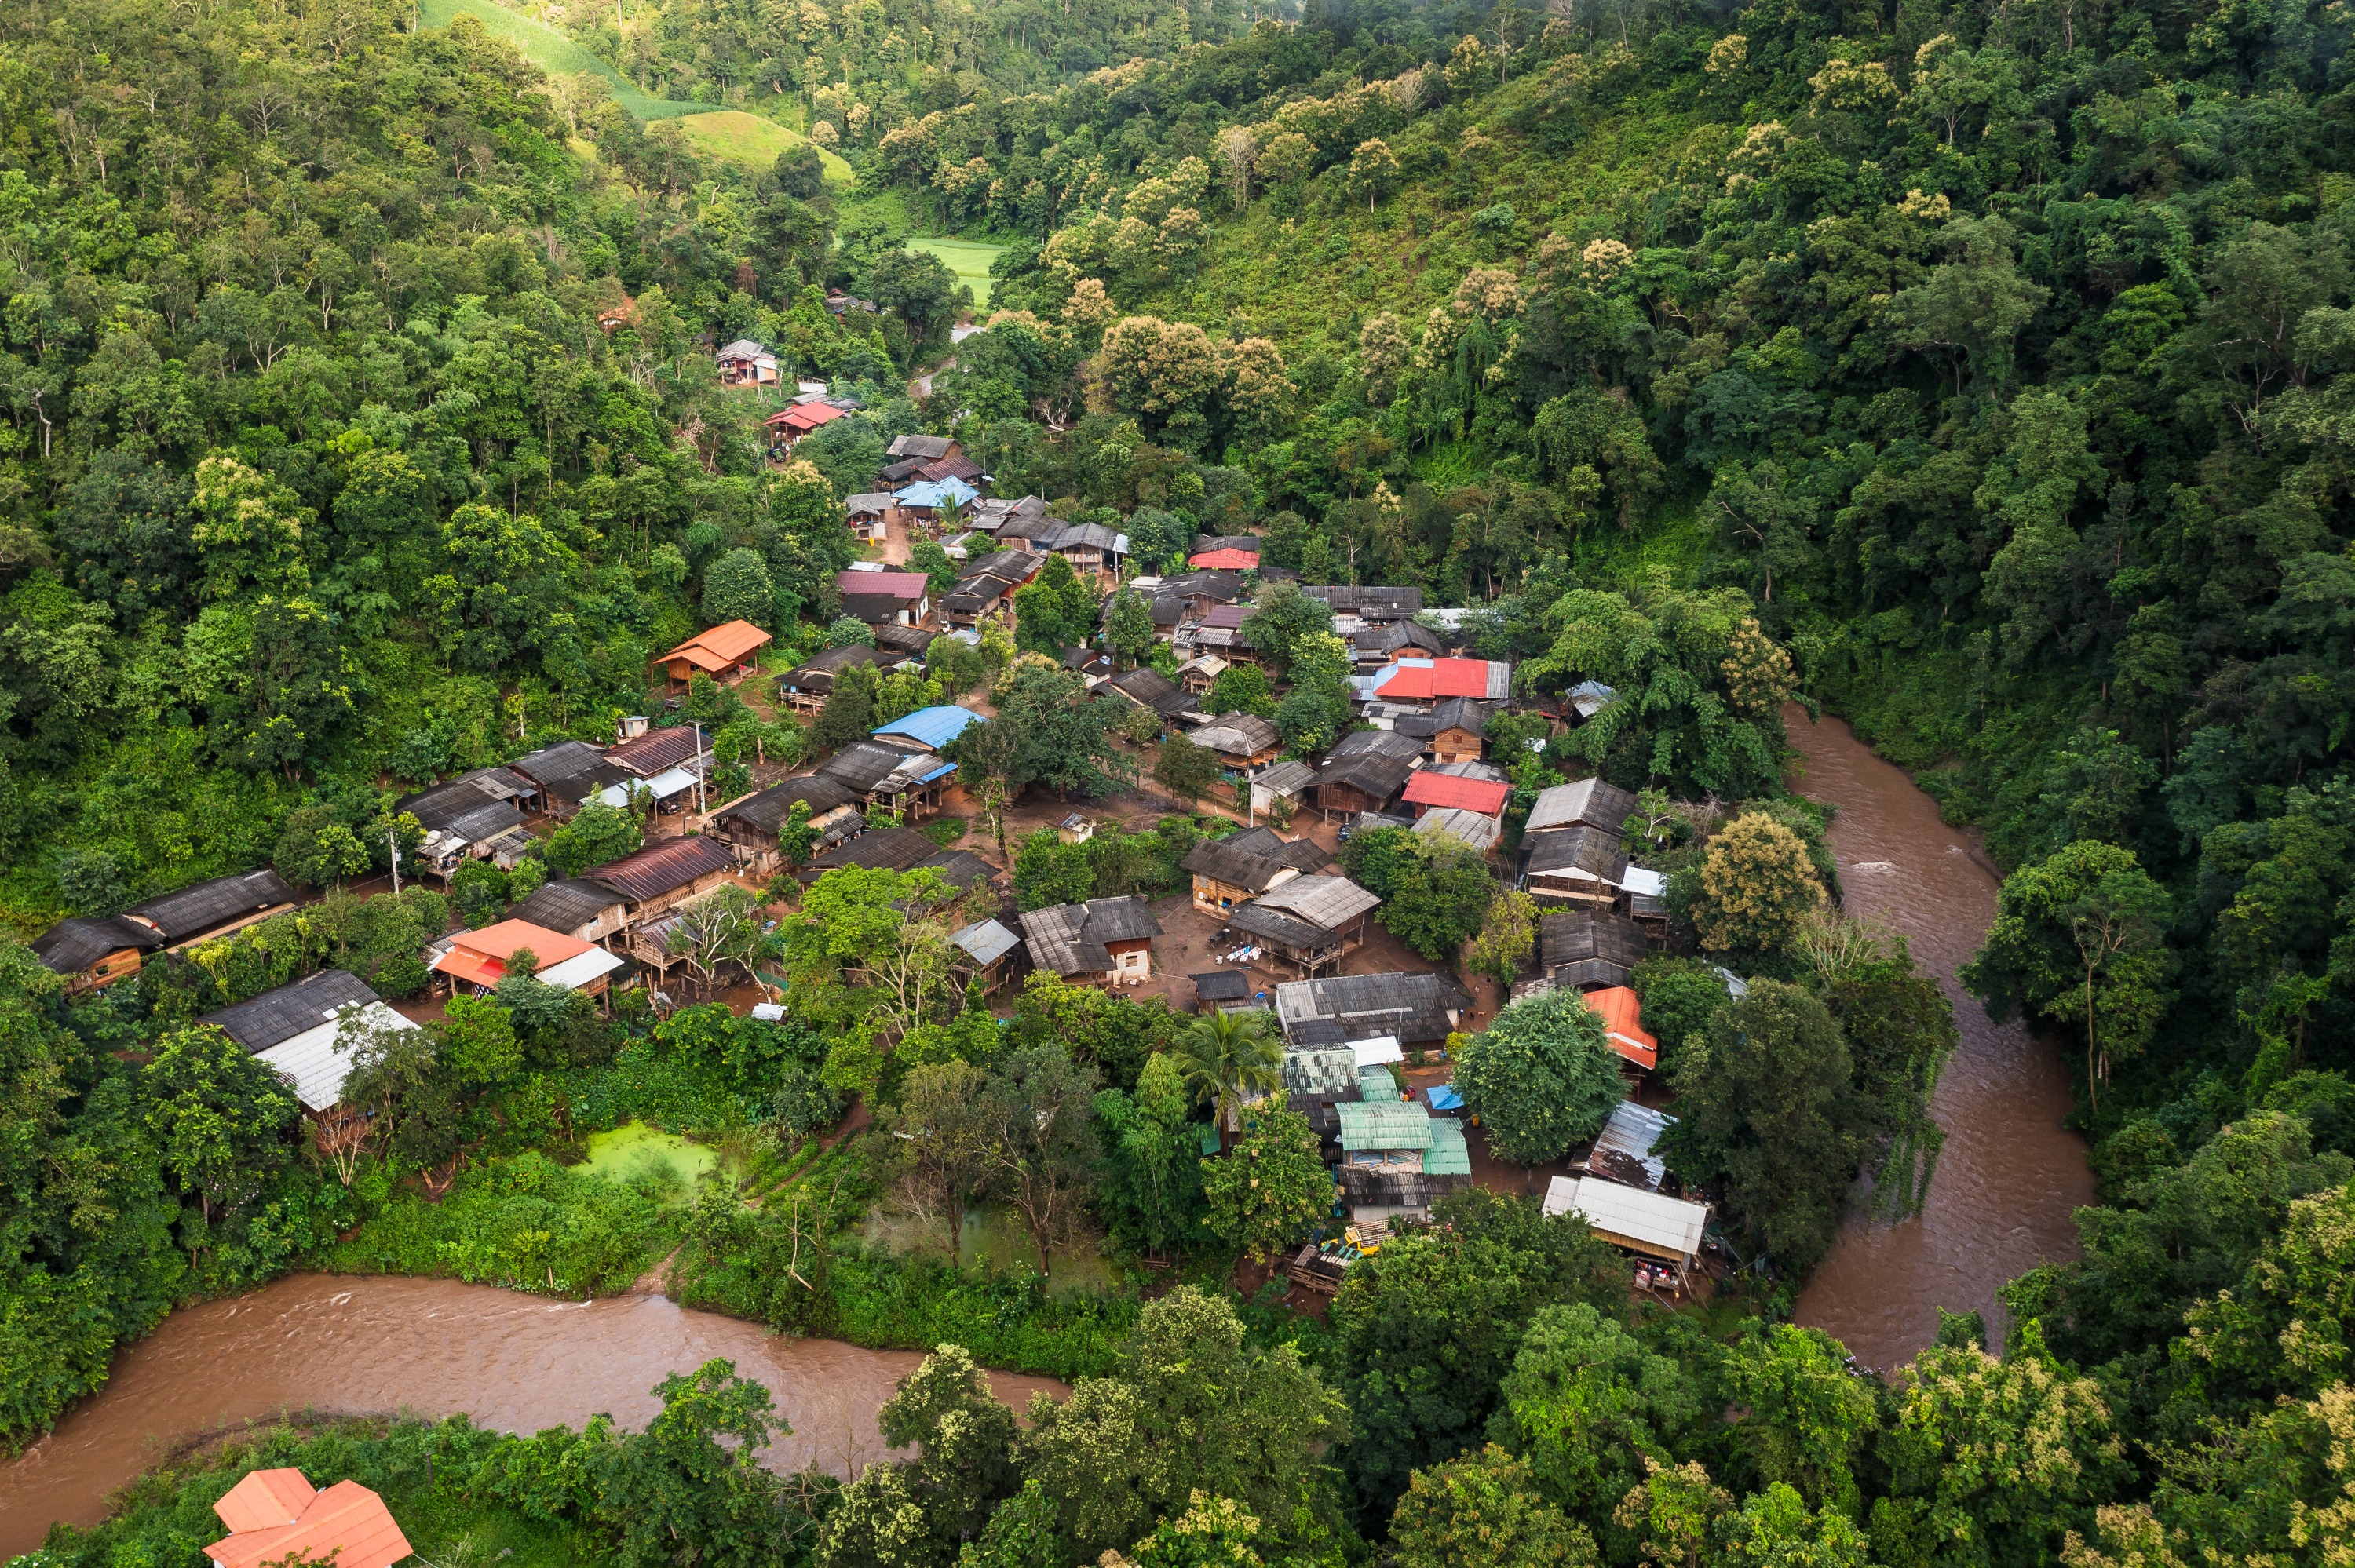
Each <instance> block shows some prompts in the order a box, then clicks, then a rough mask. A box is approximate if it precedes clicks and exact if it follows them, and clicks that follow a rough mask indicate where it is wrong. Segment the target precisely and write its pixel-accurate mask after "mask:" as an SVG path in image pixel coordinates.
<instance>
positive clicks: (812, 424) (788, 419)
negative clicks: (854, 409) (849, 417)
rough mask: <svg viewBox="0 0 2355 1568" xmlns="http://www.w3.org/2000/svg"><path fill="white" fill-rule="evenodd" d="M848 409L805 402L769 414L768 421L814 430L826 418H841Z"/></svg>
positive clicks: (793, 428) (790, 427) (788, 427)
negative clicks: (797, 406)
mask: <svg viewBox="0 0 2355 1568" xmlns="http://www.w3.org/2000/svg"><path fill="white" fill-rule="evenodd" d="M849 411H850V410H848V409H847V408H836V407H835V406H834V405H833V404H831V403H805V404H803V405H802V406H801V407H799V408H788V409H786V410H785V411H784V412H783V413H782V414H772V415H770V416H769V419H768V422H769V423H770V424H772V425H783V426H784V427H785V429H789V430H815V429H817V428H818V427H819V426H820V425H823V424H825V423H826V422H827V421H828V420H831V419H839V418H842V417H843V416H844V415H845V414H847V413H848V412H849Z"/></svg>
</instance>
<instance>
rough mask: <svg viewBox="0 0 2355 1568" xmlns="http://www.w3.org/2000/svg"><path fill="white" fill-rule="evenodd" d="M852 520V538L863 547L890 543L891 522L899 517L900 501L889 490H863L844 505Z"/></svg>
mask: <svg viewBox="0 0 2355 1568" xmlns="http://www.w3.org/2000/svg"><path fill="white" fill-rule="evenodd" d="M842 504H843V509H844V511H845V512H846V514H847V515H848V517H849V520H850V536H851V537H852V538H854V539H856V540H858V542H859V543H860V544H862V545H878V546H879V545H884V544H888V543H890V538H891V522H892V520H893V519H894V518H895V517H897V516H898V515H899V512H900V503H899V499H898V498H897V497H896V496H894V495H893V494H892V493H890V491H888V490H862V491H860V492H859V493H858V494H857V495H854V496H852V497H850V499H848V500H847V501H845V502H844V503H842Z"/></svg>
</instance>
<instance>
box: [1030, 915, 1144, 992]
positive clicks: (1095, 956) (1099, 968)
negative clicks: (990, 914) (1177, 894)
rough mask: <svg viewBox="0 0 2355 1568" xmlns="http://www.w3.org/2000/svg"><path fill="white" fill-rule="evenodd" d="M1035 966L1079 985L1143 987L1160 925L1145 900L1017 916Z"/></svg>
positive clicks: (1033, 966) (1032, 964)
mask: <svg viewBox="0 0 2355 1568" xmlns="http://www.w3.org/2000/svg"><path fill="white" fill-rule="evenodd" d="M1018 919H1019V920H1020V923H1021V926H1022V940H1023V944H1024V945H1025V946H1026V947H1027V948H1029V951H1030V965H1031V967H1032V968H1033V969H1043V970H1045V971H1046V972H1047V973H1049V974H1051V975H1060V976H1061V977H1062V978H1063V979H1064V980H1070V981H1071V982H1072V983H1073V984H1077V985H1141V984H1143V983H1144V982H1145V980H1147V979H1148V978H1150V977H1151V975H1152V973H1153V938H1156V937H1158V936H1159V935H1161V922H1160V921H1159V920H1157V919H1156V918H1155V917H1154V914H1153V909H1152V906H1149V905H1147V904H1146V902H1145V900H1144V899H1142V898H1135V897H1130V898H1091V899H1089V900H1088V901H1087V902H1086V903H1085V904H1055V905H1050V906H1048V907H1046V908H1044V909H1033V910H1031V911H1030V912H1029V913H1028V914H1027V915H1023V916H1018Z"/></svg>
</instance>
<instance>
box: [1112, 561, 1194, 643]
mask: <svg viewBox="0 0 2355 1568" xmlns="http://www.w3.org/2000/svg"><path fill="white" fill-rule="evenodd" d="M1160 581H1161V579H1160V578H1158V577H1132V578H1130V579H1129V582H1128V587H1127V588H1125V589H1124V590H1123V591H1124V592H1127V593H1131V594H1134V595H1135V596H1136V598H1137V599H1140V600H1142V601H1143V603H1144V605H1145V613H1146V616H1147V617H1149V618H1150V619H1151V620H1152V621H1153V639H1154V641H1156V642H1167V643H1171V644H1173V645H1174V644H1175V643H1176V641H1177V630H1178V628H1179V627H1180V626H1182V625H1183V624H1184V623H1185V619H1186V601H1185V600H1184V599H1179V598H1178V597H1177V595H1176V594H1174V593H1163V592H1161V591H1160V588H1159V584H1160ZM1119 597H1120V596H1119V595H1118V594H1114V595H1112V596H1110V597H1109V598H1107V599H1105V600H1104V601H1103V609H1101V610H1100V611H1099V612H1098V613H1097V616H1096V623H1097V624H1098V625H1099V626H1104V625H1109V624H1110V623H1111V621H1112V607H1113V601H1114V599H1118V598H1119Z"/></svg>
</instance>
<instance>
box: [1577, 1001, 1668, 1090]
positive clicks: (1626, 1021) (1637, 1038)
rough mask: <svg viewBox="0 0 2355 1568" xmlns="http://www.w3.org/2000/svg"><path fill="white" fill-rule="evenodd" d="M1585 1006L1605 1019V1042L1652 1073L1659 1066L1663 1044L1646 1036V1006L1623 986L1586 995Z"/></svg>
mask: <svg viewBox="0 0 2355 1568" xmlns="http://www.w3.org/2000/svg"><path fill="white" fill-rule="evenodd" d="M1586 1005H1587V1006H1588V1007H1590V1008H1592V1009H1593V1011H1595V1012H1599V1013H1601V1014H1602V1015H1603V1028H1604V1036H1603V1038H1604V1044H1608V1045H1609V1046H1610V1047H1611V1049H1613V1050H1614V1051H1616V1052H1618V1053H1619V1054H1621V1055H1622V1056H1625V1057H1626V1058H1627V1060H1629V1061H1630V1062H1633V1063H1635V1064H1636V1065H1637V1066H1638V1067H1642V1068H1645V1069H1646V1070H1649V1069H1651V1068H1653V1067H1657V1066H1658V1065H1660V1043H1659V1041H1657V1040H1656V1039H1654V1038H1653V1037H1652V1036H1651V1035H1649V1034H1646V1033H1644V1023H1643V1018H1644V1004H1643V1002H1642V1001H1641V1000H1640V999H1638V998H1637V997H1636V993H1635V992H1634V991H1631V990H1629V989H1628V988H1627V987H1625V986H1624V985H1614V986H1610V987H1607V988H1606V989H1604V990H1602V991H1588V992H1587V993H1586Z"/></svg>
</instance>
